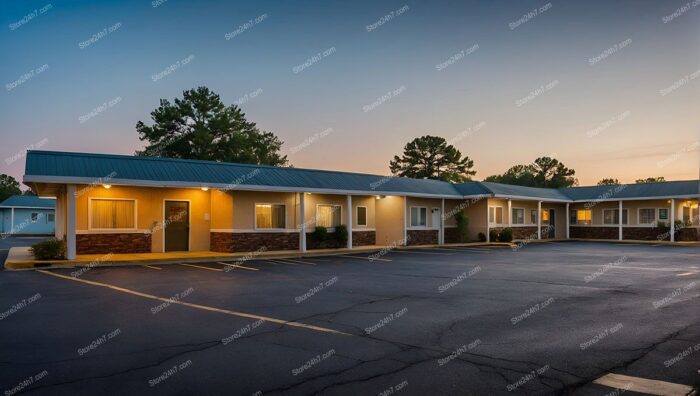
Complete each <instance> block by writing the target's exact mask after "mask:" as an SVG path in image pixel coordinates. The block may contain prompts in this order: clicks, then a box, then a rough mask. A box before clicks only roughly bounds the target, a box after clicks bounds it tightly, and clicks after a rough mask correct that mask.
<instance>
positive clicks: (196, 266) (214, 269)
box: [179, 263, 224, 272]
mask: <svg viewBox="0 0 700 396" xmlns="http://www.w3.org/2000/svg"><path fill="white" fill-rule="evenodd" d="M179 265H186V266H188V267H193V268H201V269H205V270H209V271H219V272H223V271H224V270H222V269H219V268H209V267H203V266H201V265H194V264H185V263H180V264H179Z"/></svg>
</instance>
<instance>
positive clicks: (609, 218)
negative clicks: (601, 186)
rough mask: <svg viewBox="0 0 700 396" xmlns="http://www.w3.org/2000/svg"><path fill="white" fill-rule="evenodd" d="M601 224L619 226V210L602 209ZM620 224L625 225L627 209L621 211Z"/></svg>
mask: <svg viewBox="0 0 700 396" xmlns="http://www.w3.org/2000/svg"><path fill="white" fill-rule="evenodd" d="M603 224H606V225H620V210H619V209H603ZM622 224H627V209H622Z"/></svg>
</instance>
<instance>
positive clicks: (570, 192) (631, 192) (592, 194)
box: [559, 180, 700, 201]
mask: <svg viewBox="0 0 700 396" xmlns="http://www.w3.org/2000/svg"><path fill="white" fill-rule="evenodd" d="M559 191H560V192H561V193H562V194H564V195H566V196H567V197H569V198H570V199H572V200H574V201H594V200H601V199H630V198H664V197H678V196H685V195H699V194H700V193H699V192H698V181H697V180H687V181H669V182H660V183H640V184H621V185H612V186H592V187H570V188H562V189H559Z"/></svg>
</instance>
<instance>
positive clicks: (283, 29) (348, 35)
mask: <svg viewBox="0 0 700 396" xmlns="http://www.w3.org/2000/svg"><path fill="white" fill-rule="evenodd" d="M682 7H684V8H682ZM35 10H36V11H35ZM533 10H536V11H534V12H533ZM0 11H1V12H0V22H1V23H0V53H2V62H0V76H1V78H2V85H3V89H2V93H0V119H1V120H2V124H1V126H0V131H1V132H0V173H8V174H10V175H13V176H15V177H16V178H18V179H21V175H22V174H23V171H24V159H23V158H21V157H22V152H23V150H24V149H25V148H27V147H32V146H34V147H37V148H40V149H45V150H59V151H84V152H99V153H118V154H132V153H133V152H134V150H136V149H138V148H140V147H142V143H141V142H140V141H139V140H138V135H137V133H136V130H135V125H136V122H137V121H139V120H142V121H144V122H146V123H150V116H149V113H150V112H151V111H152V110H153V109H155V108H156V107H157V106H158V101H159V99H160V98H167V99H169V100H171V101H172V99H173V98H174V97H177V96H181V95H182V91H183V90H185V89H189V88H193V87H197V86H200V85H206V86H208V87H209V88H211V89H212V90H213V91H215V92H217V93H218V94H220V95H221V97H222V99H223V100H224V102H225V103H226V104H231V103H234V102H239V103H241V106H242V108H243V109H244V111H245V112H246V114H247V117H248V119H249V120H251V121H254V122H257V123H258V125H259V126H260V127H261V128H262V129H265V130H269V131H272V132H274V133H275V134H277V135H278V136H279V137H280V138H281V139H282V140H283V141H284V142H285V144H284V146H283V147H284V151H285V152H286V153H287V154H289V158H290V160H291V163H292V164H293V165H295V166H297V167H309V168H322V169H334V170H344V171H356V172H367V173H378V174H387V173H388V163H389V160H390V159H391V158H392V157H393V155H394V154H399V153H400V152H401V149H402V147H403V145H404V144H405V143H406V142H408V141H410V140H412V139H413V138H415V137H418V136H421V135H424V134H433V135H439V136H443V137H445V138H446V139H448V140H449V141H451V142H452V143H453V144H454V145H455V146H456V147H457V148H459V149H460V150H461V151H462V153H463V154H464V155H468V156H469V157H470V158H472V159H473V160H474V162H475V170H476V171H477V175H476V179H477V180H481V179H483V178H484V177H486V176H489V175H491V174H494V173H501V172H503V171H505V170H506V169H507V168H509V167H510V166H512V165H514V164H518V163H528V162H531V161H532V160H534V159H535V158H537V157H538V156H543V155H549V156H554V157H556V158H558V159H559V160H561V161H562V162H564V163H565V164H566V165H567V166H569V167H571V168H574V169H576V176H577V177H578V178H579V181H580V183H581V184H582V185H586V184H595V183H596V182H597V181H598V180H599V179H601V178H603V177H615V178H619V179H620V180H621V181H623V182H633V181H634V180H635V179H636V178H641V177H649V176H665V177H666V178H667V179H668V180H683V179H696V178H697V177H698V168H699V157H700V156H699V153H700V150H699V148H700V142H699V141H698V139H699V136H700V107H699V105H700V1H698V0H694V1H693V0H690V2H688V1H687V0H682V1H671V0H668V1H648V0H630V1H590V0H587V1H551V2H548V1H547V0H542V1H523V0H517V1H483V2H474V1H430V2H428V1H420V2H417V1H406V0H400V1H343V2H340V1H321V0H319V1H283V0H280V1H260V0H257V1H218V2H217V1H192V0H154V1H146V0H139V1H94V0H91V1H78V0H76V1H54V0H42V1H29V0H22V1H3V2H2V3H1V4H0ZM528 13H530V15H529V16H528V15H527V14H528ZM674 13H675V14H674ZM385 16H388V17H385ZM383 17H384V18H383ZM249 21H251V22H249ZM247 23H248V24H247ZM246 24H247V25H246ZM317 54H320V55H318V56H317ZM314 57H315V58H314ZM329 128H330V129H329ZM470 128H471V129H470Z"/></svg>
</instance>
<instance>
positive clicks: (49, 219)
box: [46, 213, 56, 223]
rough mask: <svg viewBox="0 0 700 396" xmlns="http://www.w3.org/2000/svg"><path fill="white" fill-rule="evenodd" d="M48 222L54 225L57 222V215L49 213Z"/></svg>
mask: <svg viewBox="0 0 700 396" xmlns="http://www.w3.org/2000/svg"><path fill="white" fill-rule="evenodd" d="M46 221H47V222H49V223H53V222H54V221H56V215H55V214H53V213H49V215H48V216H47V217H46Z"/></svg>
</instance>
